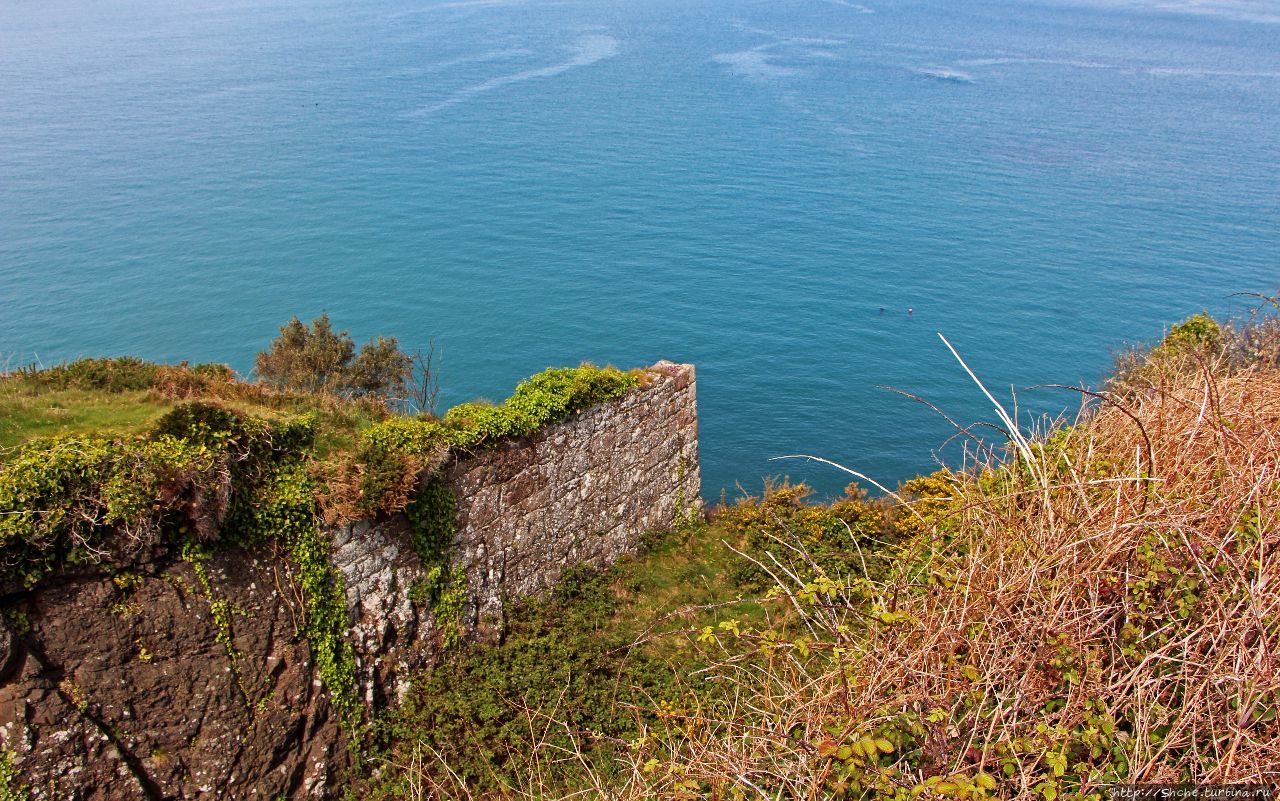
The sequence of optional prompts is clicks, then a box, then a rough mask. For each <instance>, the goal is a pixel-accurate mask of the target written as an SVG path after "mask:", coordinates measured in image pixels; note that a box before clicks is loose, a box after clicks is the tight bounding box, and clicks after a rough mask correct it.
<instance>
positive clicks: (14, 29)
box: [0, 0, 1280, 502]
mask: <svg viewBox="0 0 1280 801" xmlns="http://www.w3.org/2000/svg"><path fill="white" fill-rule="evenodd" d="M1277 287H1280V0H1079V1H1078V2H1077V1H1073V0H937V1H934V2H915V1H913V0H865V2H854V0H643V1H641V0H358V1H357V0H183V2H172V1H171V0H94V2H88V0H3V2H0V367H4V366H7V367H10V368H12V367H16V366H19V365H23V364H29V363H38V364H44V365H48V364H52V363H56V362H59V361H62V360H67V359H73V358H77V357H81V356H102V355H120V354H133V355H138V356H142V357H145V358H148V359H154V360H161V361H179V360H190V361H193V362H197V361H216V362H225V363H228V364H230V365H231V366H233V367H234V368H236V369H237V370H239V371H242V372H244V373H246V374H247V373H248V372H249V371H250V370H251V368H252V365H253V356H254V354H255V352H257V351H259V350H261V349H263V348H264V347H266V345H267V344H268V342H270V340H271V339H272V337H273V336H274V335H275V334H276V333H277V330H278V328H279V326H280V325H282V324H283V323H284V322H285V321H287V320H288V319H289V318H290V317H291V316H292V315H298V316H299V317H300V318H302V319H303V320H310V319H311V318H313V317H315V316H317V315H319V314H321V313H323V312H327V313H328V314H329V315H330V317H331V319H332V320H333V322H334V324H335V325H336V326H337V327H339V328H344V329H346V330H348V331H349V332H350V333H351V335H352V336H353V337H354V338H355V339H356V340H357V341H363V340H364V339H366V338H368V337H371V336H374V335H378V334H387V335H394V336H396V337H398V338H399V340H400V342H401V344H402V346H404V347H406V348H425V347H427V346H428V345H429V344H430V343H432V342H434V343H435V346H436V350H437V360H436V362H437V367H438V368H439V377H440V379H441V384H442V388H443V393H442V400H443V403H444V405H446V406H447V405H450V404H452V403H455V402H460V401H463V400H469V399H473V398H477V397H485V398H489V399H493V400H501V399H502V398H504V397H505V396H506V395H507V394H509V393H510V391H511V390H512V388H513V387H514V386H515V384H516V383H517V382H518V381H519V380H520V379H522V378H524V377H526V376H528V375H530V374H532V373H534V372H537V371H539V370H541V369H543V368H545V367H548V366H552V365H576V364H578V363H581V362H583V361H591V362H594V363H597V364H614V365H617V366H620V367H632V366H637V365H644V364H648V363H651V362H654V361H655V360H658V359H672V360H675V361H680V362H692V363H694V364H696V365H697V371H698V373H697V375H698V397H699V403H700V425H701V448H702V470H703V479H704V496H705V497H706V498H707V500H709V501H712V502H715V501H718V500H720V499H721V498H722V497H724V498H728V499H732V498H734V497H736V496H737V495H739V494H740V493H744V492H747V493H754V492H759V491H760V489H761V487H762V486H763V482H764V481H765V479H766V478H767V477H778V478H780V477H790V478H792V479H793V480H802V481H806V482H808V483H810V484H811V485H812V486H813V487H814V488H815V490H816V492H817V493H818V494H819V495H820V496H832V495H836V494H838V493H840V492H841V491H842V490H843V488H844V486H845V485H846V484H847V483H848V482H849V481H851V480H853V476H852V474H850V473H848V472H846V470H852V471H855V472H857V473H860V474H862V475H863V476H865V477H866V478H865V479H859V480H860V481H861V482H862V484H863V486H866V487H874V484H880V485H882V486H884V487H888V488H892V487H893V486H894V485H895V484H896V483H897V482H899V481H902V480H903V479H906V478H908V477H910V476H912V475H915V474H918V473H921V472H929V471H931V470H934V469H936V468H937V467H938V466H939V464H949V465H958V464H961V463H962V462H963V461H964V460H965V459H966V454H965V452H964V447H963V445H962V442H963V438H959V439H957V438H956V436H955V435H956V433H957V429H958V428H959V427H966V426H969V425H971V424H975V423H978V424H980V423H984V422H995V421H998V416H997V414H996V412H995V409H994V404H993V402H992V400H991V399H990V398H988V396H987V394H986V391H989V392H990V393H991V396H992V397H993V398H994V399H995V401H996V402H998V403H1000V404H1001V405H1002V406H1004V408H1005V409H1006V410H1007V412H1008V413H1009V414H1010V415H1012V416H1015V417H1016V419H1017V420H1018V422H1019V424H1020V425H1022V426H1025V427H1028V428H1032V427H1035V426H1039V425H1044V423H1045V420H1046V419H1052V418H1055V417H1057V416H1059V415H1065V416H1066V417H1067V418H1068V419H1069V418H1071V417H1073V416H1074V415H1075V413H1076V412H1077V411H1078V409H1079V401H1080V396H1079V394H1078V393H1075V392H1073V391H1071V390H1064V389H1060V388H1055V387H1051V386H1048V385H1053V384H1064V385H1073V386H1081V385H1084V386H1091V385H1096V384H1097V382H1098V381H1099V380H1101V379H1102V377H1103V376H1105V374H1106V372H1107V370H1108V368H1109V367H1110V365H1111V364H1112V360H1113V358H1114V355H1115V354H1116V353H1117V352H1118V351H1120V350H1122V349H1123V348H1125V347H1127V346H1130V345H1133V344H1136V343H1144V342H1151V341H1153V340H1157V339H1158V338H1159V337H1160V336H1161V335H1162V334H1163V332H1164V331H1165V330H1166V328H1167V326H1168V325H1170V324H1171V323H1174V322H1176V321H1178V320H1179V319H1181V318H1184V317H1186V316H1188V315H1190V314H1193V313H1196V312H1199V311H1202V310H1205V311H1209V312H1210V313H1213V314H1215V315H1224V316H1226V315H1243V314H1247V313H1248V312H1249V310H1250V309H1251V308H1253V307H1254V306H1255V305H1256V303H1257V298H1256V297H1255V296H1254V295H1251V294H1249V293H1263V294H1265V293H1274V292H1275V291H1276V289H1277ZM940 335H941V336H940ZM944 338H945V341H944ZM948 343H949V346H948ZM952 348H954V351H955V352H954V354H953V353H952V350H951V349H952ZM961 360H963V364H962V363H961ZM965 365H967V368H968V369H969V370H972V372H973V375H974V376H976V378H977V380H979V381H981V382H982V385H983V387H985V388H986V391H984V389H983V388H982V387H980V386H979V385H978V383H977V382H976V381H975V379H974V378H973V377H971V376H970V375H969V372H968V370H966V367H965ZM975 430H976V431H978V432H979V433H980V434H981V435H982V436H983V437H985V438H987V439H988V440H990V441H994V442H999V440H1000V437H1001V435H1000V433H999V431H997V430H995V429H993V428H991V427H986V426H982V427H980V428H978V429H975ZM788 456H812V457H819V458H821V459H824V460H828V461H829V462H832V463H835V464H836V465H840V466H841V467H843V468H845V469H846V470H842V469H840V467H835V466H833V465H831V464H827V463H826V462H818V461H810V460H803V459H786V458H779V457H788ZM872 482H874V484H873V483H872ZM873 491H878V490H873Z"/></svg>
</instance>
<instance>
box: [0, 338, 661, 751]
mask: <svg viewBox="0 0 1280 801" xmlns="http://www.w3.org/2000/svg"><path fill="white" fill-rule="evenodd" d="M312 333H313V335H314V333H315V332H312ZM322 333H323V332H322ZM638 380H639V377H638V374H636V373H623V372H620V371H617V370H614V369H612V368H604V369H601V368H595V367H590V366H583V367H578V368H571V369H563V370H548V371H546V372H545V373H542V374H539V375H537V376H534V377H533V378H531V379H529V380H528V381H525V382H523V383H521V384H520V385H519V387H517V389H516V392H515V393H514V394H513V396H512V397H511V398H510V399H509V400H508V401H507V402H506V403H505V404H503V405H501V406H484V405H479V404H468V405H466V406H464V407H461V408H460V410H458V411H455V412H452V413H451V414H450V415H447V416H446V418H445V419H443V420H439V419H435V418H420V419H415V418H391V417H390V416H389V415H388V414H385V413H382V414H378V413H376V407H374V406H370V405H369V404H367V403H364V402H362V401H358V400H357V401H342V400H340V399H335V398H333V397H332V396H329V395H325V396H312V395H307V394H299V393H290V392H278V391H275V390H270V389H264V388H263V387H260V386H257V385H247V384H242V383H240V382H237V381H235V380H234V378H233V376H232V375H231V374H230V372H229V371H227V370H226V369H225V368H217V367H209V366H199V367H194V368H192V367H187V366H177V367H167V366H162V365H153V364H148V363H146V362H141V361H138V360H133V359H108V360H82V361H79V362H75V363H72V364H69V365H65V366H60V367H57V368H53V369H51V370H45V371H21V372H20V373H18V374H14V375H10V376H5V377H0V403H3V402H5V401H4V399H5V398H16V399H18V400H14V401H12V402H13V403H18V402H19V401H20V400H21V399H23V398H28V397H29V398H36V397H41V393H60V392H62V393H65V392H76V393H103V394H105V395H107V396H119V397H127V398H129V399H130V401H134V400H138V398H139V397H140V395H141V396H142V397H144V400H145V403H146V404H147V408H148V409H156V410H159V411H160V415H159V416H158V417H157V418H156V419H154V420H152V421H151V422H150V423H149V424H148V426H147V430H146V431H140V432H137V433H131V434H123V435H120V436H103V435H93V434H78V433H66V434H60V435H55V436H52V437H44V438H40V437H36V438H34V439H30V440H28V441H25V442H23V443H22V444H20V445H18V446H16V447H15V448H12V449H9V450H7V451H5V450H0V581H3V582H4V583H5V584H7V585H8V586H11V587H13V586H26V587H30V586H34V585H35V584H36V583H38V582H39V581H40V580H41V579H43V578H44V577H46V576H47V575H49V574H50V573H52V572H55V571H57V570H60V569H64V568H66V567H82V568H85V569H91V570H92V569H107V570H115V569H116V566H120V565H127V564H128V563H129V562H130V560H131V559H133V558H136V557H137V556H138V555H140V554H143V553H145V552H146V550H147V549H148V548H150V547H152V546H156V545H164V544H168V545H171V546H179V545H181V546H182V547H183V550H184V553H187V554H189V555H191V557H192V558H191V559H190V560H189V561H190V562H191V563H192V565H193V569H195V570H196V571H197V574H198V578H200V580H201V586H202V588H203V592H204V595H205V596H206V597H207V598H208V600H209V603H210V612H211V614H213V615H214V617H215V623H216V624H217V626H218V631H219V635H218V636H219V640H220V641H222V642H223V644H224V646H225V647H226V648H227V652H228V655H229V656H230V658H231V659H232V662H233V664H234V662H235V657H236V652H235V648H234V645H233V638H232V634H233V632H232V627H233V625H234V619H233V618H234V615H233V614H232V612H233V611H234V605H233V603H232V601H230V600H228V599H223V598H219V597H216V595H215V593H214V590H213V587H212V585H211V583H210V582H209V580H208V577H207V574H206V573H205V567H204V565H205V562H206V560H207V558H208V556H209V555H210V554H211V553H212V551H213V549H216V548H219V547H224V546H227V545H243V546H254V545H258V544H261V543H264V542H267V541H270V540H276V541H280V542H282V543H283V544H285V546H286V547H287V550H288V553H289V555H290V561H291V563H292V565H293V568H294V570H295V574H296V576H297V580H298V584H299V586H300V589H301V593H302V598H303V601H304V606H305V620H304V625H303V632H304V634H305V636H306V638H307V640H308V643H309V645H310V648H311V652H312V656H313V661H314V664H315V665H316V669H317V671H318V673H319V675H320V677H321V679H322V680H323V682H324V685H325V687H326V688H327V689H328V690H329V692H330V695H331V697H332V699H333V703H334V705H335V707H336V708H337V709H338V711H339V713H340V715H341V717H342V719H343V721H344V722H345V723H347V724H348V726H349V727H354V726H355V725H356V724H357V723H359V721H360V714H361V709H360V706H359V703H358V699H357V698H356V694H355V675H356V670H355V657H354V653H353V651H352V647H351V645H350V643H349V642H348V641H347V639H346V627H347V610H346V596H345V590H344V588H343V583H342V578H341V575H340V574H339V573H338V572H337V571H336V570H335V569H334V568H333V566H332V565H331V563H330V561H329V547H330V546H329V542H328V540H327V538H326V535H325V534H324V533H323V530H322V527H321V526H320V525H319V523H320V521H321V520H322V519H326V518H327V519H328V520H330V521H331V522H334V521H336V520H342V519H344V518H345V515H344V513H345V514H349V515H350V516H373V515H376V514H379V513H386V512H390V511H395V510H398V509H401V508H404V507H405V506H406V505H407V506H408V508H407V510H406V511H407V512H408V514H409V516H410V519H411V521H412V523H413V526H412V529H413V544H414V547H415V549H416V550H417V551H418V553H419V555H420V556H421V557H422V559H423V564H424V566H425V567H426V569H427V573H426V576H425V578H424V579H423V580H422V581H421V582H419V585H418V586H416V587H415V588H414V596H415V601H416V602H418V603H421V604H423V605H426V606H429V607H430V608H431V609H432V611H433V613H434V614H435V616H436V621H437V626H438V630H439V631H440V632H441V635H442V637H443V639H444V642H445V644H446V645H449V646H456V645H457V644H458V643H459V642H460V641H461V638H462V634H463V631H464V627H463V623H464V621H463V619H462V616H463V612H464V608H465V604H466V601H467V587H466V579H465V574H464V573H463V572H462V571H461V570H458V569H455V568H453V567H451V565H450V553H449V545H450V543H451V541H452V538H453V535H454V519H453V518H454V514H455V508H454V501H453V498H452V495H451V494H450V493H449V491H448V489H447V488H446V487H445V486H444V484H443V482H442V481H440V480H438V478H432V477H431V469H430V468H431V467H432V463H431V461H430V458H429V457H431V456H435V457H436V458H437V459H438V458H442V456H443V454H444V453H445V452H447V451H448V449H451V448H452V449H461V448H477V447H485V446H489V445H492V444H495V443H497V442H498V441H500V440H501V439H502V438H504V437H509V436H517V435H521V434H526V433H531V432H533V431H535V430H536V429H538V428H540V427H541V426H543V425H546V424H548V423H551V422H555V421H557V420H560V419H563V418H564V417H566V416H567V415H568V414H570V413H572V412H573V411H576V410H578V409H581V408H583V407H585V406H588V405H590V404H593V403H597V402H600V401H603V400H607V399H609V398H612V397H616V396H617V395H620V394H622V393H623V392H626V391H627V390H628V389H630V388H631V387H634V386H635V385H636V384H637V382H638ZM60 397H62V396H60ZM94 397H95V400H96V399H97V397H98V396H94ZM34 428H35V430H36V432H37V433H38V432H39V431H40V430H41V427H40V426H38V425H37V426H34ZM424 475H426V477H427V480H425V482H424V481H423V476H424ZM348 479H354V480H348ZM344 493H346V494H345V495H344ZM344 503H345V505H344ZM335 512H336V513H335ZM243 689H244V688H243V687H242V690H243Z"/></svg>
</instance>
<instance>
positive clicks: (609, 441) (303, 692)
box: [0, 362, 701, 801]
mask: <svg viewBox="0 0 1280 801" xmlns="http://www.w3.org/2000/svg"><path fill="white" fill-rule="evenodd" d="M697 447H698V445H697V411H696V397H695V384H694V371H693V368H692V367H691V366H688V365H676V364H671V363H669V362H663V363H659V364H658V365H655V366H654V367H652V368H650V369H649V371H648V372H647V380H646V381H645V382H644V384H643V386H641V387H640V388H638V389H636V390H634V391H632V392H630V393H628V394H627V395H626V396H624V397H622V398H619V399H616V400H614V401H610V402H608V403H604V404H600V405H598V406H595V407H592V408H589V409H586V410H584V411H582V412H580V413H578V414H576V415H574V416H573V417H571V418H570V419H569V420H567V421H565V422H563V423H560V424H557V425H553V426H549V427H547V428H546V429H544V430H542V431H540V432H538V433H537V434H536V435H534V436H531V437H528V438H525V439H520V440H514V441H510V442H505V443H502V444H500V445H499V446H498V447H496V448H492V449H483V450H480V451H479V452H477V453H473V454H462V455H459V456H455V457H451V461H450V462H448V463H447V464H446V465H445V466H444V467H443V470H444V474H443V475H444V478H445V480H446V481H447V483H448V485H449V487H450V488H451V489H452V490H453V494H454V496H455V497H456V500H457V534H456V537H455V541H454V542H453V544H452V548H451V549H450V551H449V553H450V555H451V559H452V562H453V567H454V569H455V570H460V571H462V572H463V573H465V576H466V591H467V592H466V595H467V597H466V599H465V603H464V605H463V610H462V617H461V620H460V621H455V623H460V624H461V627H462V629H463V633H464V634H467V635H476V636H486V635H492V634H493V633H494V632H496V631H498V630H499V629H500V627H501V624H502V603H503V600H504V599H506V598H516V597H520V596H526V595H529V594H533V593H539V592H542V591H544V590H546V589H548V588H549V587H551V586H552V585H553V584H554V583H555V582H556V581H557V580H558V579H559V577H560V576H561V574H562V573H563V572H564V570H565V569H566V568H567V567H569V566H571V565H573V564H576V563H579V562H586V563H590V564H593V565H597V566H602V565H605V564H607V563H609V562H611V561H613V560H614V559H616V558H618V556H620V555H621V554H624V553H627V552H628V551H631V550H633V549H634V548H635V547H636V545H637V543H638V538H639V536H640V535H641V534H643V533H644V532H645V531H648V530H652V529H658V528H663V527H666V526H670V525H671V524H672V523H674V522H675V520H676V518H677V516H678V515H681V514H689V513H693V512H695V511H696V510H697V509H698V508H699V507H700V505H701V501H700V499H699V471H698V451H697ZM331 534H332V549H331V559H332V561H333V564H334V566H335V567H336V568H338V570H339V571H340V572H341V573H342V575H343V578H344V581H345V586H346V592H347V600H348V611H349V615H350V629H349V637H350V641H351V642H352V644H353V645H354V646H355V650H356V654H357V661H358V670H359V684H360V686H359V688H358V689H359V692H360V694H361V697H362V699H363V701H364V703H365V707H366V709H367V710H368V712H369V713H370V714H373V713H374V712H376V710H378V709H379V708H381V707H382V706H384V705H385V704H386V703H388V702H390V701H394V700H395V699H396V698H397V697H398V696H399V695H400V694H401V692H403V690H404V689H405V688H406V687H407V683H408V680H409V677H410V676H411V675H412V674H413V673H414V672H415V671H416V670H419V669H423V668H425V667H427V666H429V665H430V663H431V661H432V660H433V659H434V658H435V656H436V655H437V654H438V648H439V640H440V637H439V635H438V632H437V627H438V621H437V620H436V619H435V614H434V610H432V609H430V608H429V607H427V606H424V604H423V603H422V602H421V601H420V600H419V601H415V600H414V599H413V598H412V597H411V588H412V587H413V585H414V582H415V580H417V579H420V578H422V577H423V576H424V574H425V573H426V570H425V569H424V567H423V565H422V562H421V560H420V559H419V558H418V556H417V554H416V553H415V552H414V550H413V548H412V547H411V546H410V538H409V526H408V522H407V521H406V520H405V518H404V517H403V516H402V515H397V516H395V517H393V518H391V519H389V520H382V521H359V522H356V523H353V524H350V525H347V526H342V527H340V528H337V529H335V530H334V531H332V532H331ZM301 601H302V599H301V597H300V593H299V591H298V589H297V581H296V577H295V576H293V575H292V574H291V572H290V568H289V565H288V560H287V559H286V558H285V557H284V554H282V553H280V552H278V550H276V546H273V545H268V546H263V547H259V548H256V549H250V550H245V549H239V548H233V549H229V550H225V551H222V552H220V553H217V554H215V555H214V556H213V557H212V558H211V559H209V560H208V561H207V562H206V563H205V564H204V566H203V567H202V568H200V572H198V571H197V568H196V567H195V566H193V564H192V563H189V562H187V561H184V560H183V559H182V558H181V556H180V554H178V553H176V552H174V551H173V550H172V549H161V550H159V551H157V552H155V553H153V554H150V555H149V556H147V557H146V558H145V559H142V560H139V561H137V562H136V563H133V564H127V565H114V566H113V568H112V570H111V571H110V572H106V571H101V570H97V571H95V570H92V569H84V570H81V571H80V572H72V573H64V574H63V575H61V576H59V577H56V578H53V579H49V580H46V581H45V582H44V583H42V584H41V585H40V586H38V587H37V588H35V589H34V590H32V591H30V592H27V593H25V594H24V595H23V597H20V598H8V599H6V600H5V606H6V612H7V615H6V617H4V618H0V757H3V758H5V759H12V760H13V762H14V766H15V767H16V769H17V771H18V782H19V784H24V785H26V786H27V787H28V790H29V791H30V794H31V797H32V798H33V799H77V800H83V801H88V800H89V799H186V798H214V799H242V798H243V799H251V798H252V799H257V798H262V799H273V800H274V799H280V798H289V799H295V798H326V797H332V796H333V795H334V794H335V792H336V790H337V789H338V788H337V784H336V782H335V780H334V777H335V776H339V775H340V774H341V772H342V771H343V770H344V769H345V768H346V767H347V766H348V765H349V762H350V752H349V750H348V747H347V743H346V740H345V737H344V734H343V732H342V731H341V728H340V726H339V723H338V720H337V715H336V714H335V712H334V709H333V707H332V705H331V704H330V702H329V698H328V695H327V693H326V692H324V691H322V689H321V686H320V681H319V678H318V676H317V674H316V671H315V669H314V666H313V665H312V664H311V660H310V653H309V649H308V645H307V643H306V641H305V639H304V638H303V637H302V636H301V630H300V626H301V621H302V603H301Z"/></svg>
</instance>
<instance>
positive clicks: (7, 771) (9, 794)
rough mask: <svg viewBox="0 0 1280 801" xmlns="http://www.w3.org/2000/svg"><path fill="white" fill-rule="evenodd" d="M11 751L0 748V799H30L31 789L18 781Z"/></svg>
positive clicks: (24, 800) (28, 800)
mask: <svg viewBox="0 0 1280 801" xmlns="http://www.w3.org/2000/svg"><path fill="white" fill-rule="evenodd" d="M13 756H14V754H13V752H12V751H10V750H9V749H8V748H3V749H0V801H31V789H30V788H28V787H27V786H26V785H25V784H19V783H18V769H17V767H15V766H14V764H13Z"/></svg>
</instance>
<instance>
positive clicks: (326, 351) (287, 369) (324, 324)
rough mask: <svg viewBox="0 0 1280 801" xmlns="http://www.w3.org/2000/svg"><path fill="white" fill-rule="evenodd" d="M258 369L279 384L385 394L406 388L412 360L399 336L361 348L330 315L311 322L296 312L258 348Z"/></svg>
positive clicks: (311, 389)
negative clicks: (265, 345) (268, 342)
mask: <svg viewBox="0 0 1280 801" xmlns="http://www.w3.org/2000/svg"><path fill="white" fill-rule="evenodd" d="M254 370H255V371H256V372H257V374H258V377H259V378H260V379H261V380H262V381H264V382H266V383H267V384H270V385H272V386H275V387H278V388H280V389H290V390H295V391H300V392H318V393H332V394H336V395H344V396H349V397H359V396H366V395H367V396H371V397H383V398H386V397H391V396H393V395H396V394H398V393H400V394H402V393H403V392H404V390H405V387H406V385H407V383H408V381H409V380H410V378H411V376H412V371H413V362H412V360H411V359H410V357H409V356H408V355H407V354H405V353H403V352H402V351H401V350H400V345H399V343H398V342H397V341H396V338H395V337H381V336H380V337H378V338H376V339H373V340H370V341H369V342H367V343H365V344H364V346H363V347H361V349H360V352H359V353H358V354H357V353H356V348H355V342H353V341H352V339H351V336H350V335H349V334H347V332H346V331H334V330H333V325H332V324H331V323H330V322H329V315H328V314H322V315H320V316H319V317H317V318H316V319H315V320H313V321H312V322H311V325H310V327H308V326H307V325H306V324H304V323H302V322H301V321H300V320H299V319H298V318H297V317H294V318H292V319H291V320H289V322H288V323H286V324H285V325H283V326H282V327H281V328H280V336H278V337H276V338H275V340H273V341H272V342H271V346H270V347H269V348H268V349H267V350H265V351H263V352H261V353H259V354H258V356H257V359H256V361H255V363H254Z"/></svg>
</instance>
